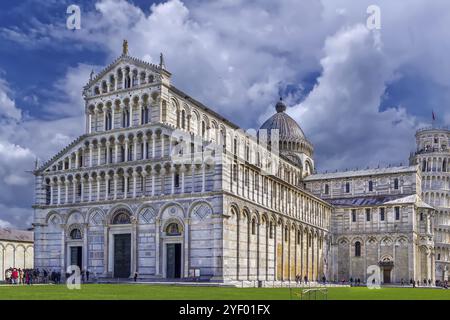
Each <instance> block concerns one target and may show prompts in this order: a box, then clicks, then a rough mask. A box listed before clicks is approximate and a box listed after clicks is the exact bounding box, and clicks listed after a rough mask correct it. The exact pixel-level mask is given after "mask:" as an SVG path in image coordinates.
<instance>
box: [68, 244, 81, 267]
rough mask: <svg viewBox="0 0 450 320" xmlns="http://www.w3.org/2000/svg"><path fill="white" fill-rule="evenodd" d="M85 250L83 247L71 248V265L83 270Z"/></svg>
mask: <svg viewBox="0 0 450 320" xmlns="http://www.w3.org/2000/svg"><path fill="white" fill-rule="evenodd" d="M82 258H83V248H82V247H70V265H72V266H78V268H80V270H81V268H82V265H83V264H82Z"/></svg>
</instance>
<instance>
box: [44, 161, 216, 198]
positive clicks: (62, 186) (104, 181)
mask: <svg viewBox="0 0 450 320" xmlns="http://www.w3.org/2000/svg"><path fill="white" fill-rule="evenodd" d="M209 169H210V167H208V165H206V164H187V165H184V164H183V165H173V164H170V163H158V164H154V165H153V166H150V165H147V166H145V167H142V166H137V167H131V168H127V169H122V168H119V169H116V170H109V171H94V172H90V173H85V174H74V175H72V174H68V175H58V176H52V177H49V178H47V180H46V181H45V182H44V183H45V188H46V204H48V205H62V204H73V203H80V202H92V201H108V200H117V199H127V198H136V197H146V196H156V195H172V194H184V193H187V192H191V193H194V192H205V191H211V188H212V186H211V184H207V174H208V173H209ZM196 177H200V179H197V180H198V181H196ZM199 182H200V183H199Z"/></svg>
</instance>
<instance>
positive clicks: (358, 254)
mask: <svg viewBox="0 0 450 320" xmlns="http://www.w3.org/2000/svg"><path fill="white" fill-rule="evenodd" d="M355 257H361V242H359V241H356V242H355Z"/></svg>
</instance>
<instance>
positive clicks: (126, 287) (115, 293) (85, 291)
mask: <svg viewBox="0 0 450 320" xmlns="http://www.w3.org/2000/svg"><path fill="white" fill-rule="evenodd" d="M293 292H299V289H294V291H293ZM290 296H291V295H290V291H289V289H287V288H274V289H272V288H229V287H185V286H156V285H146V284H136V285H134V284H86V285H82V287H81V289H80V290H69V289H67V287H66V286H65V285H42V286H38V285H36V286H31V287H29V286H14V287H12V286H1V287H0V300H8V299H37V300H53V299H55V300H58V299H59V300H75V299H85V300H105V299H106V300H127V299H149V300H154V299H156V300H168V299H172V300H183V299H192V300H239V299H243V300H245V299H247V300H253V299H261V300H272V299H273V300H289V299H290ZM328 299H330V300H365V299H367V300H375V299H378V300H379V299H386V300H437V299H439V300H450V290H443V289H421V288H418V289H412V288H381V289H372V290H370V289H367V288H365V287H358V288H329V289H328Z"/></svg>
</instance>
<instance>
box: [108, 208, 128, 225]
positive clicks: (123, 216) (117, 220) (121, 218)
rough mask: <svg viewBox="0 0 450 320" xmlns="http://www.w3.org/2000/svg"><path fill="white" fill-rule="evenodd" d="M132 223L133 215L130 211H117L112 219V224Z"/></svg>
mask: <svg viewBox="0 0 450 320" xmlns="http://www.w3.org/2000/svg"><path fill="white" fill-rule="evenodd" d="M130 223H131V217H130V214H128V212H125V211H121V212H119V213H117V214H116V215H115V216H114V218H113V221H112V224H130Z"/></svg>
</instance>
